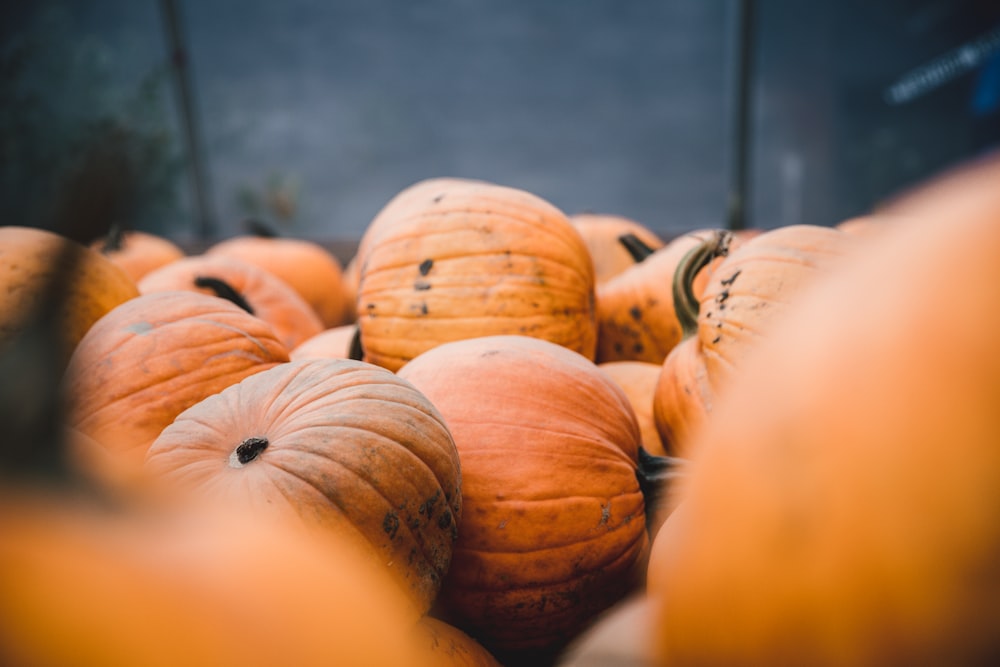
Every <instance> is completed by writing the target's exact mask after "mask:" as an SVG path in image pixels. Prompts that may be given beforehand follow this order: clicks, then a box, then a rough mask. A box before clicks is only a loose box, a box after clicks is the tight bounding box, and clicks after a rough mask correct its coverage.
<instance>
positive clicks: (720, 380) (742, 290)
mask: <svg viewBox="0 0 1000 667" xmlns="http://www.w3.org/2000/svg"><path fill="white" fill-rule="evenodd" d="M718 242H719V239H717V238H715V239H709V240H708V241H705V242H704V245H702V246H701V247H700V248H697V249H695V250H692V251H691V252H690V253H689V254H688V255H687V256H686V259H685V261H684V265H683V266H681V267H679V268H678V272H677V279H676V281H675V283H674V288H675V290H676V292H675V298H674V303H675V306H676V308H677V309H678V316H679V318H680V320H681V323H682V325H683V326H684V329H685V337H694V338H695V339H696V341H697V342H695V343H690V344H686V345H680V344H678V345H677V346H675V348H674V349H673V350H671V352H670V353H669V354H668V356H667V358H666V359H664V361H663V372H661V376H660V380H659V383H658V385H659V386H658V388H657V390H656V392H655V395H654V403H653V414H654V417H655V419H656V423H657V428H658V430H659V431H660V436H661V438H662V439H663V441H664V447H666V448H667V450H668V451H671V452H674V454H675V455H678V456H685V457H686V456H689V455H690V450H689V449H688V448H687V443H686V441H685V436H684V435H683V434H685V433H689V432H690V431H691V430H692V429H696V428H697V427H698V425H699V424H700V423H701V422H703V421H704V419H705V416H706V415H707V412H701V409H702V408H707V409H708V410H710V409H711V406H712V404H713V400H714V399H713V397H714V396H716V395H718V394H719V392H720V391H723V390H724V387H725V385H726V383H727V382H728V381H729V379H730V377H731V376H732V375H733V374H734V373H735V372H736V371H737V370H738V368H739V367H740V365H741V364H742V360H743V358H744V357H745V356H746V355H747V354H748V353H749V352H750V351H751V350H752V349H753V348H754V347H756V345H758V344H759V341H760V340H762V339H764V338H766V336H767V332H768V330H769V328H770V327H771V326H772V322H774V321H775V320H778V319H780V317H781V315H782V314H783V313H784V312H785V311H786V310H787V309H788V306H789V304H790V303H792V302H794V300H795V299H796V298H797V295H798V293H800V292H801V290H802V287H803V286H805V285H807V284H808V283H810V282H811V281H812V280H814V279H815V278H816V277H817V276H819V275H822V274H824V273H826V272H829V271H830V270H831V269H832V268H833V267H834V266H835V265H836V264H837V263H839V262H840V261H841V260H842V258H843V257H844V256H845V255H846V254H848V253H849V252H850V251H851V250H852V249H853V248H854V247H855V245H856V244H857V243H858V239H857V238H856V237H854V236H852V235H849V234H847V233H846V232H841V231H839V230H836V229H833V228H830V227H822V226H819V225H791V226H787V227H779V228H777V229H772V230H769V231H767V232H764V233H762V234H758V235H757V236H754V237H752V238H750V239H749V240H746V241H745V242H743V243H742V244H741V245H739V247H737V248H736V249H734V250H732V251H730V252H728V253H727V255H726V256H725V257H724V258H723V259H722V261H721V262H720V263H718V264H717V265H716V267H715V269H714V270H713V271H712V273H711V275H710V277H709V279H708V282H707V284H706V286H705V288H704V292H703V293H702V294H701V295H700V296H697V297H696V296H695V295H694V293H693V291H692V288H691V284H692V281H693V279H694V276H695V275H697V272H698V270H699V265H700V264H701V263H704V261H710V260H711V259H713V258H714V254H713V252H710V251H712V246H713V244H716V243H718ZM699 257H700V259H701V261H699ZM675 355H676V356H680V355H695V356H698V357H700V359H678V358H674V359H671V358H670V357H672V356H675ZM702 365H704V370H702ZM702 376H704V382H703V381H702V379H701V378H702ZM677 400H679V401H681V402H683V403H686V405H677V404H675V403H673V401H677ZM677 416H680V417H681V418H682V422H681V423H678V422H675V421H674V418H675V417H677ZM668 443H669V444H668Z"/></svg>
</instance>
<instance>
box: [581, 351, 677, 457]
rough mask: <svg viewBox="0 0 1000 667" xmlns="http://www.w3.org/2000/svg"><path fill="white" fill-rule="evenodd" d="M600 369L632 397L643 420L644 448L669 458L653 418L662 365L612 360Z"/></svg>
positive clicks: (641, 431)
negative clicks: (654, 400) (654, 399)
mask: <svg viewBox="0 0 1000 667" xmlns="http://www.w3.org/2000/svg"><path fill="white" fill-rule="evenodd" d="M597 367H598V368H600V369H601V370H602V371H604V372H605V373H607V374H608V375H609V376H610V377H611V379H612V380H614V381H615V384H617V385H618V386H619V387H621V388H622V391H624V392H625V395H626V396H627V397H628V401H629V404H630V405H631V406H632V410H633V411H634V412H635V416H636V419H638V420H639V432H640V434H641V436H642V438H641V441H642V446H643V447H645V448H646V451H647V452H649V453H650V454H653V455H654V456H664V455H666V453H667V452H666V451H665V450H664V448H663V443H662V442H661V441H660V432H659V431H657V430H656V421H655V420H654V419H653V393H654V392H655V391H656V383H657V382H658V381H659V379H660V370H661V366H660V365H659V364H651V363H649V362H646V361H609V362H607V363H603V364H598V365H597Z"/></svg>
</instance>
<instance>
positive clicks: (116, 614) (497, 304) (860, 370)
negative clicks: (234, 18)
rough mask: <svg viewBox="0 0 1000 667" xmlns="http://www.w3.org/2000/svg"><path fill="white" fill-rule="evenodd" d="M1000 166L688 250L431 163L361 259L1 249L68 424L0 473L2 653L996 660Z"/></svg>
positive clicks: (138, 239)
mask: <svg viewBox="0 0 1000 667" xmlns="http://www.w3.org/2000/svg"><path fill="white" fill-rule="evenodd" d="M998 182H1000V166H998V164H997V163H995V162H987V163H986V164H985V165H975V166H974V167H971V168H969V169H966V170H963V171H961V172H959V173H957V174H947V175H944V176H942V177H941V178H939V179H936V180H935V181H933V182H931V183H930V184H927V185H924V186H922V187H920V188H919V189H916V190H914V191H912V192H909V193H906V194H905V195H904V196H902V197H900V198H899V199H897V200H896V201H894V202H892V203H891V204H889V205H887V206H886V207H884V208H882V209H880V210H878V211H874V212H872V214H871V215H867V216H865V217H863V218H856V219H852V220H849V221H845V222H844V223H843V224H841V225H839V226H837V227H823V226H812V225H797V226H790V227H781V228H777V229H772V230H767V231H763V230H754V231H743V232H728V231H725V230H721V229H705V230H699V231H697V232H692V233H690V234H685V235H682V236H680V237H677V238H672V239H666V240H664V239H660V238H658V237H657V235H656V234H655V233H653V232H652V231H651V230H650V229H649V228H647V227H646V226H644V225H642V224H640V223H638V222H635V221H633V220H629V219H625V218H621V217H617V216H607V215H596V214H589V215H577V216H568V215H566V214H565V213H563V212H562V211H560V210H559V209H558V208H556V207H555V206H553V205H552V204H550V203H548V202H546V201H545V200H543V199H541V198H540V197H538V196H536V195H534V194H532V193H529V192H525V191H523V190H519V189H515V188H511V187H506V186H501V185H497V184H493V183H486V182H482V181H473V180H465V179H455V178H434V179H429V180H426V181H422V182H420V183H417V184H414V185H413V186H411V187H409V188H407V189H405V190H403V191H402V192H400V193H399V194H398V195H396V196H395V197H394V198H393V199H392V200H390V201H389V202H388V203H387V204H386V205H385V206H384V207H383V208H382V210H381V211H379V212H378V213H377V215H375V216H374V218H373V220H372V222H371V224H370V225H369V226H368V228H367V230H366V232H365V234H364V236H363V238H362V240H361V243H360V245H359V247H358V249H357V253H356V255H355V256H354V258H353V259H352V260H351V261H350V262H349V263H348V264H347V265H346V266H342V265H341V264H340V263H339V262H338V261H337V260H336V259H335V258H334V257H333V256H332V255H330V254H329V253H327V251H326V250H325V249H323V248H322V247H321V246H319V245H317V244H314V243H312V242H309V241H303V240H293V239H288V238H257V237H252V236H241V237H235V238H232V239H228V240H226V241H221V242H219V243H218V244H216V245H214V246H211V247H209V248H207V249H206V250H205V251H204V252H201V253H199V254H197V255H185V253H184V252H183V251H182V250H181V249H180V248H178V247H177V246H174V245H173V244H172V243H170V242H169V241H167V240H166V239H163V238H160V237H156V236H153V235H150V234H144V233H140V232H128V233H126V234H125V235H122V236H119V237H118V238H116V239H114V242H113V243H108V241H107V240H101V241H95V243H94V245H93V246H92V247H91V248H86V247H84V246H81V245H78V244H76V243H74V242H72V241H69V240H68V239H66V238H63V237H60V236H59V235H57V234H55V233H52V232H46V231H42V230H36V229H27V228H19V227H6V228H0V280H2V281H3V284H4V286H5V288H6V291H7V297H6V298H7V301H6V303H5V308H4V314H3V322H2V323H0V335H2V337H3V343H2V344H3V347H2V348H0V351H2V352H3V354H4V355H5V356H6V357H7V358H21V357H22V355H27V354H28V352H30V350H31V349H32V348H31V345H30V341H31V340H35V339H36V338H35V337H36V336H37V335H39V331H42V332H44V331H49V332H50V333H52V332H54V333H52V335H51V336H49V339H48V343H49V344H50V348H47V350H48V351H47V354H46V355H45V359H46V360H47V363H48V364H49V366H50V367H51V368H53V369H55V371H54V372H55V374H56V377H57V378H58V383H57V385H58V393H59V396H60V397H61V401H62V404H64V406H65V414H64V416H63V418H62V419H59V420H58V426H57V428H55V429H53V431H54V432H55V434H54V435H53V436H52V437H51V438H50V439H49V440H47V441H43V439H40V440H39V442H33V443H22V445H23V446H22V447H21V449H32V448H36V449H44V448H50V449H51V450H52V451H51V452H50V454H51V453H53V452H55V453H57V454H58V456H47V457H46V456H38V457H31V456H23V457H20V458H17V457H9V456H8V457H6V458H7V459H9V460H12V461H14V462H15V463H14V464H10V465H8V466H7V468H8V469H7V470H5V471H3V473H4V477H3V484H4V487H3V490H2V494H0V535H2V536H3V538H2V540H0V618H3V619H4V621H3V623H2V624H0V662H2V663H3V664H46V665H49V664H54V665H90V664H95V665H96V664H100V665H137V664H142V665H160V664H163V665H175V664H185V665H228V664H233V665H236V664H240V665H279V664H280V665H321V664H324V665H329V664H350V665H389V666H394V665H407V666H408V665H414V666H417V667H420V666H422V665H427V666H430V665H486V666H489V665H499V664H505V665H511V666H513V665H528V664H536V665H565V666H568V665H615V664H622V665H624V664H630V665H632V664H649V665H657V664H663V665H668V664H669V665H689V664H691V665H744V664H745V665H764V664H766V665H804V664H808V665H886V664H906V665H914V664H952V665H958V664H963V665H964V664H984V663H988V662H990V661H991V660H994V659H996V658H997V657H998V656H1000V640H998V639H997V638H998V637H1000V627H998V626H1000V614H997V610H998V609H1000V338H998V335H997V331H1000V326H998V325H1000V316H998V315H997V312H998V311H997V310H995V307H996V306H995V304H1000V263H998V262H997V261H996V260H995V258H994V257H993V254H994V253H995V252H996V251H997V250H1000V189H998V188H997V187H996V184H997V183H998ZM43 325H45V326H48V329H45V328H38V327H43ZM33 326H34V327H36V328H35V329H32V327H33ZM26 351H27V352H26ZM29 356H30V355H29ZM25 358H27V357H25ZM7 379H10V378H7ZM23 382H27V380H25V379H22V378H17V379H16V381H15V386H16V383H23ZM29 412H30V410H29ZM48 417H49V418H53V415H48ZM23 460H34V461H38V460H40V461H42V462H43V463H42V464H39V465H34V466H27V465H21V466H19V465H18V464H17V461H23Z"/></svg>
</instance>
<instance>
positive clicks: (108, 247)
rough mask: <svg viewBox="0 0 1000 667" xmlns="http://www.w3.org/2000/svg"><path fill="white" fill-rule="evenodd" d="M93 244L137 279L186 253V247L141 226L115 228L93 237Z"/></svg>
mask: <svg viewBox="0 0 1000 667" xmlns="http://www.w3.org/2000/svg"><path fill="white" fill-rule="evenodd" d="M90 248H91V249H92V250H96V251H97V252H99V253H101V254H102V255H104V256H105V257H107V258H108V259H110V260H111V261H112V262H113V263H115V264H116V265H118V266H120V267H121V268H122V270H123V271H125V273H126V274H128V276H129V278H131V279H132V280H133V281H135V282H139V280H141V279H142V277H143V276H145V275H146V274H147V273H149V272H150V271H152V270H154V269H158V268H160V267H161V266H164V265H166V264H169V263H170V262H174V261H176V260H178V259H182V258H184V257H185V255H186V253H185V252H184V249H183V248H181V247H180V246H179V245H177V244H176V243H174V242H173V241H171V240H170V239H168V238H166V237H164V236H161V235H159V234H153V233H151V232H144V231H142V230H139V229H128V230H121V229H118V228H116V229H113V230H112V231H111V232H110V233H109V234H108V235H107V236H106V237H104V238H101V239H97V240H96V241H93V242H92V243H91V244H90Z"/></svg>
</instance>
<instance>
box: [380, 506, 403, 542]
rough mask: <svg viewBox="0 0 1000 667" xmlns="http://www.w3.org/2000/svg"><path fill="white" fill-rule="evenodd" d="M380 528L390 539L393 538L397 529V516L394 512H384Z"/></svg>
mask: <svg viewBox="0 0 1000 667" xmlns="http://www.w3.org/2000/svg"><path fill="white" fill-rule="evenodd" d="M382 530H384V531H385V534H386V535H388V536H389V539H390V540H392V539H395V537H396V531H397V530H399V517H398V516H397V515H396V513H395V512H386V514H385V518H384V519H382Z"/></svg>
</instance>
